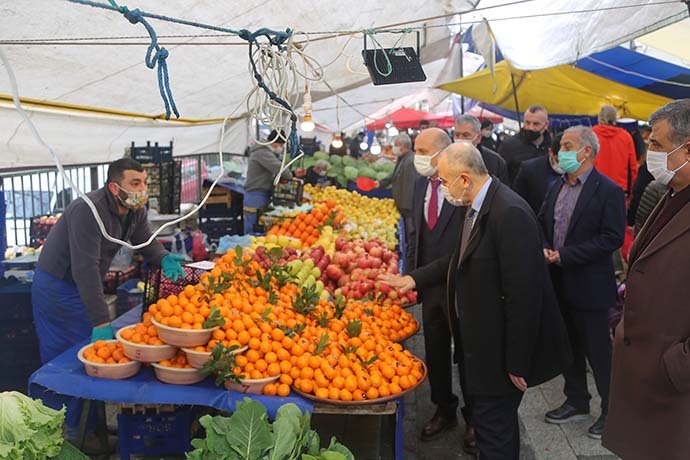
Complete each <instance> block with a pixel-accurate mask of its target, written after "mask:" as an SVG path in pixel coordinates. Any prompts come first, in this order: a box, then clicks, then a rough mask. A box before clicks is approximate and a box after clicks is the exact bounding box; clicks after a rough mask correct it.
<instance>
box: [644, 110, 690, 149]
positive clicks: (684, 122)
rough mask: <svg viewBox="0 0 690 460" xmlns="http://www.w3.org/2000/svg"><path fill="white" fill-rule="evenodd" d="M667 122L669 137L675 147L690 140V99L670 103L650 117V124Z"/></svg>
mask: <svg viewBox="0 0 690 460" xmlns="http://www.w3.org/2000/svg"><path fill="white" fill-rule="evenodd" d="M660 121H666V123H668V128H669V130H668V137H669V140H670V141H671V142H672V143H673V145H674V146H676V145H680V144H682V143H684V142H687V141H688V139H690V99H678V100H677V101H673V102H669V103H668V104H666V105H665V106H663V107H661V108H660V109H658V110H657V111H656V112H654V113H653V114H652V116H651V117H649V124H650V125H651V126H654V124H655V123H657V122H660Z"/></svg>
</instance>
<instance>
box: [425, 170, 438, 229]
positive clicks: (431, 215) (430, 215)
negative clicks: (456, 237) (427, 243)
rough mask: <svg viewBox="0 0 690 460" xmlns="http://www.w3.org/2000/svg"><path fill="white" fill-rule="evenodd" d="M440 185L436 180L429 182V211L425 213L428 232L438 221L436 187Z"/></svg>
mask: <svg viewBox="0 0 690 460" xmlns="http://www.w3.org/2000/svg"><path fill="white" fill-rule="evenodd" d="M440 183H441V181H440V180H438V179H432V181H431V198H429V209H428V211H427V218H426V221H427V225H428V226H429V230H433V229H434V227H435V226H436V222H437V221H438V186H439V184H440Z"/></svg>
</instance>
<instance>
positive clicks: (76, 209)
mask: <svg viewBox="0 0 690 460" xmlns="http://www.w3.org/2000/svg"><path fill="white" fill-rule="evenodd" d="M88 197H89V198H90V199H91V201H93V204H94V205H95V206H96V209H97V210H98V215H99V216H100V218H101V220H102V221H103V225H104V227H105V229H106V231H107V232H108V234H109V235H110V236H112V237H115V238H117V239H120V240H123V241H129V242H131V243H132V244H135V245H136V244H140V243H143V242H145V241H147V240H148V239H149V237H150V236H151V233H152V232H151V229H150V227H149V223H148V220H147V211H146V208H145V205H146V202H147V200H148V194H147V184H146V172H145V171H144V168H143V167H142V166H141V164H139V163H138V162H137V161H134V160H132V159H129V158H122V159H120V160H117V161H115V162H113V163H112V164H111V165H110V167H109V168H108V180H107V183H106V184H105V186H104V187H103V188H101V189H98V190H95V191H93V192H90V193H88ZM119 249H120V246H119V245H118V244H115V243H111V242H110V241H108V240H106V239H105V238H104V237H103V234H102V233H101V230H100V229H99V227H98V223H97V222H96V219H95V217H94V215H93V213H92V212H91V209H90V208H89V206H88V205H87V203H86V202H85V201H84V200H83V199H81V198H79V199H77V200H75V201H73V202H72V203H70V204H69V206H67V208H66V209H65V212H64V213H63V215H62V218H61V219H60V220H58V221H57V223H56V224H55V226H54V227H53V229H52V230H51V232H50V233H49V234H48V238H47V240H46V242H45V245H44V246H43V249H42V250H41V255H40V257H39V259H38V264H37V268H36V273H35V275H34V279H33V286H32V291H31V301H32V304H33V312H34V321H35V323H36V333H37V335H38V342H39V350H40V353H41V361H42V362H44V363H46V362H48V361H50V360H52V359H53V358H55V357H56V356H57V355H59V354H61V353H62V352H64V351H65V350H67V349H69V348H70V347H72V346H74V345H75V344H77V343H79V342H81V341H83V340H84V339H85V338H87V337H91V339H92V341H95V340H98V339H103V340H107V339H112V338H114V337H113V328H112V326H111V325H110V316H109V314H108V305H107V304H106V301H105V296H104V295H103V282H102V280H103V277H104V276H105V275H106V273H107V272H108V268H109V267H110V263H111V262H112V260H113V257H114V256H115V254H116V253H117V252H118V250H119ZM141 253H142V254H143V255H144V257H145V258H146V260H147V261H148V262H149V263H151V264H154V265H160V266H161V267H162V269H163V275H164V276H165V277H167V278H174V279H175V280H177V278H178V277H179V276H184V270H183V269H182V266H181V265H180V260H181V259H182V258H181V257H180V256H178V255H175V254H169V253H168V252H167V251H166V250H165V249H163V246H162V245H161V243H160V242H158V241H156V240H154V241H153V242H152V243H151V244H149V245H148V246H146V247H145V248H143V249H141Z"/></svg>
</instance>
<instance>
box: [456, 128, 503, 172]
mask: <svg viewBox="0 0 690 460" xmlns="http://www.w3.org/2000/svg"><path fill="white" fill-rule="evenodd" d="M481 126H482V125H481V123H479V120H478V119H477V118H476V117H473V116H472V115H460V116H459V117H458V118H456V119H455V133H454V134H453V136H454V138H455V142H471V143H472V145H474V146H475V147H477V149H479V153H480V154H481V155H482V160H484V164H485V165H486V169H488V170H489V174H490V175H492V176H496V177H498V178H499V179H500V180H501V182H503V183H504V184H506V185H510V182H509V179H508V167H507V166H506V162H505V160H504V159H503V158H501V156H500V155H499V154H498V153H496V152H494V151H493V150H491V149H490V148H488V147H486V146H483V145H480V142H481V140H482V130H481Z"/></svg>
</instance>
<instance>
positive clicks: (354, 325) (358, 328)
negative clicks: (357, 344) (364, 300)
mask: <svg viewBox="0 0 690 460" xmlns="http://www.w3.org/2000/svg"><path fill="white" fill-rule="evenodd" d="M345 330H346V331H347V335H349V336H350V337H359V334H361V332H362V322H361V321H360V320H358V319H353V320H352V321H350V322H348V323H347V324H346V325H345Z"/></svg>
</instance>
